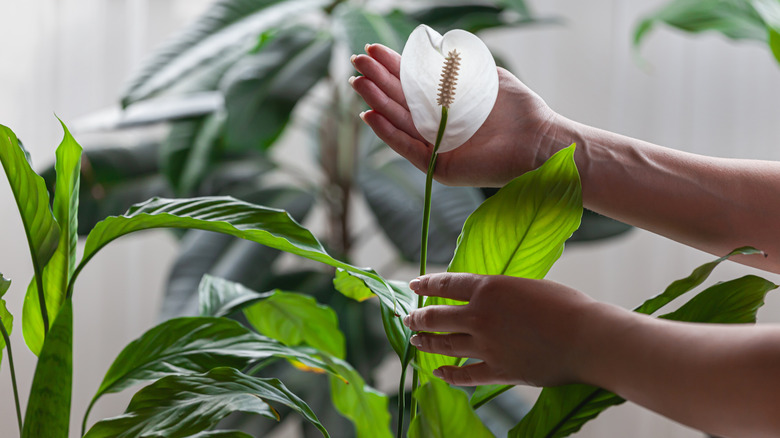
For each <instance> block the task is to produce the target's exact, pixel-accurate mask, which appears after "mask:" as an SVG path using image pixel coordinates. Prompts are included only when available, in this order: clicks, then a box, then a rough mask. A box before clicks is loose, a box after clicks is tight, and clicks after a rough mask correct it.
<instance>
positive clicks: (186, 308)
mask: <svg viewBox="0 0 780 438" xmlns="http://www.w3.org/2000/svg"><path fill="white" fill-rule="evenodd" d="M237 181H238V182H240V181H244V186H243V187H242V188H241V189H238V188H236V189H233V190H232V191H233V192H237V194H238V195H240V196H241V197H242V198H244V200H247V201H251V202H253V203H257V204H261V205H265V206H269V207H274V208H280V209H283V210H285V211H287V212H288V213H290V215H291V216H292V217H293V218H294V219H295V220H297V221H299V222H301V221H303V219H304V218H305V217H306V215H307V214H308V213H309V211H310V210H311V207H312V205H313V204H314V198H313V196H312V195H311V194H309V193H307V192H305V191H303V190H300V189H296V188H293V187H283V188H265V189H264V188H260V187H262V184H253V183H252V181H251V176H248V177H247V178H243V179H241V178H239V179H237ZM279 255H280V252H279V251H278V250H275V249H273V248H269V247H267V246H263V245H260V244H257V243H255V242H250V241H246V240H241V239H237V238H235V237H232V236H228V235H225V234H218V233H213V232H209V231H201V230H190V231H187V233H186V234H185V235H184V237H183V238H182V240H181V246H180V249H179V255H178V257H177V259H176V261H175V263H174V265H173V268H172V269H171V270H170V272H169V274H168V284H167V287H166V290H165V296H164V297H163V303H162V310H161V311H160V315H161V319H167V318H171V317H176V316H182V315H195V314H197V309H198V294H197V291H198V288H199V284H200V283H201V281H202V278H203V275H204V274H206V273H208V274H211V275H213V276H215V277H219V278H224V279H226V280H230V281H234V282H238V283H241V284H244V285H246V286H247V287H250V288H257V289H260V290H268V289H270V288H273V287H276V286H273V285H268V283H269V282H270V281H271V279H272V278H275V275H273V272H272V269H271V268H272V266H273V263H274V262H275V261H276V259H277V258H278V257H279Z"/></svg>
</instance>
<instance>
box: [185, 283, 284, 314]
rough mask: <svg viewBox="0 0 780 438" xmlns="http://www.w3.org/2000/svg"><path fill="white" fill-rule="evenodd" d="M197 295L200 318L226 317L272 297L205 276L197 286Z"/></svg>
mask: <svg viewBox="0 0 780 438" xmlns="http://www.w3.org/2000/svg"><path fill="white" fill-rule="evenodd" d="M198 294H199V295H200V300H199V301H200V316H228V315H230V314H231V313H233V312H236V311H238V310H239V309H241V308H243V307H245V306H248V305H250V304H252V303H255V302H257V301H260V300H264V299H266V298H268V297H270V296H272V295H273V294H274V292H273V291H272V292H265V293H260V292H255V291H253V290H252V289H249V288H247V287H244V286H243V285H242V284H240V283H236V282H233V281H228V280H225V279H223V278H219V277H214V276H211V275H208V274H206V275H204V276H203V280H201V282H200V286H198Z"/></svg>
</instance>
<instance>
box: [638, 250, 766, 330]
mask: <svg viewBox="0 0 780 438" xmlns="http://www.w3.org/2000/svg"><path fill="white" fill-rule="evenodd" d="M749 254H764V253H763V252H761V251H759V250H757V249H755V248H751V247H749V246H745V247H742V248H737V249H735V250H734V251H731V252H730V253H728V254H726V255H725V256H723V257H720V258H718V259H716V260H713V261H711V262H709V263H705V264H703V265H701V266H699V267H698V268H696V269H694V270H693V272H691V275H689V276H687V277H685V278H682V279H680V280H676V281H674V282H672V284H670V285H669V286H668V287H667V288H666V289H665V290H664V291H663V292H662V293H660V294H658V295H656V296H654V297H653V298H650V299H648V300H647V301H645V302H644V303H642V305H640V306H639V307H637V308H636V309H634V312H638V313H644V314H647V315H651V314H653V313H655V312H656V311H658V310H659V309H660V308H662V307H663V306H665V305H667V304H669V303H670V302H672V300H674V299H676V298H677V297H679V296H681V295H682V294H684V293H686V292H688V291H690V290H692V289H693V288H695V287H696V286H698V285H700V284H702V283H703V282H704V280H706V279H707V277H709V276H710V274H711V273H712V271H713V270H714V269H715V267H716V266H718V265H719V264H720V263H721V262H723V261H726V260H728V259H729V258H731V257H733V256H735V255H749Z"/></svg>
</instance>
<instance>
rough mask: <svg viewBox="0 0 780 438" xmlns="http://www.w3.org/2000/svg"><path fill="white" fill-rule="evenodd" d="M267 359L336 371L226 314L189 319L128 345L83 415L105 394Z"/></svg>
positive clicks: (173, 322) (164, 326)
mask: <svg viewBox="0 0 780 438" xmlns="http://www.w3.org/2000/svg"><path fill="white" fill-rule="evenodd" d="M269 357H285V358H289V359H295V360H298V361H300V362H303V363H305V364H307V365H309V366H313V367H317V368H322V369H327V370H328V371H329V372H334V371H333V370H332V369H330V368H329V367H328V365H327V364H326V363H323V362H322V361H321V360H319V359H317V358H315V357H314V356H312V355H311V354H310V353H309V352H307V350H304V349H298V348H293V347H286V346H284V345H282V344H280V343H279V342H277V341H275V340H273V339H269V338H267V337H265V336H261V335H258V334H257V333H254V332H252V331H251V330H249V329H248V328H246V327H244V326H242V325H241V324H239V323H238V322H236V321H233V320H230V319H227V318H212V317H189V318H175V319H170V320H168V321H165V322H163V323H161V324H159V325H157V326H155V327H153V328H152V329H150V330H149V331H147V332H146V333H144V334H143V335H141V337H140V338H138V339H136V340H135V341H133V342H131V343H130V344H128V345H127V346H126V347H125V348H124V349H123V350H122V352H121V353H119V355H118V356H117V358H116V359H115V360H114V363H112V364H111V367H110V368H109V369H108V371H107V372H106V375H105V377H104V378H103V381H102V382H101V384H100V388H98V390H97V392H96V393H95V396H94V397H93V398H92V401H91V402H90V405H89V408H88V409H87V412H86V413H85V414H84V424H85V425H86V421H87V417H88V415H89V412H90V410H91V409H92V407H93V406H94V404H95V402H97V400H98V399H99V398H100V397H102V396H103V395H104V394H108V393H114V392H119V391H121V390H123V389H125V388H128V387H130V386H133V385H135V384H138V383H141V382H144V381H149V380H155V379H159V378H162V377H165V376H169V375H176V374H182V373H188V372H195V373H202V372H206V371H208V370H211V369H212V368H215V367H220V366H228V367H233V368H243V367H246V366H248V365H249V364H251V363H253V362H256V361H258V360H261V359H265V358H269Z"/></svg>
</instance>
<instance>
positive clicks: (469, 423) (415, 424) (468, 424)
mask: <svg viewBox="0 0 780 438" xmlns="http://www.w3.org/2000/svg"><path fill="white" fill-rule="evenodd" d="M414 397H415V398H416V399H417V402H418V403H419V405H420V413H419V414H418V415H417V416H416V417H414V419H413V420H412V424H410V425H409V438H449V437H455V436H466V435H467V436H468V437H469V438H479V437H493V436H494V435H493V434H492V433H491V432H490V430H489V429H488V428H487V427H485V425H484V424H482V421H481V420H480V419H479V417H477V414H476V413H475V412H474V411H473V410H472V409H471V406H470V405H469V398H468V396H467V395H466V393H465V392H463V391H461V390H459V389H456V388H453V387H451V386H449V385H448V384H446V383H444V382H442V381H441V380H438V379H432V380H431V381H429V382H428V383H426V384H425V385H423V386H421V387H420V388H418V389H417V390H416V391H415V392H414Z"/></svg>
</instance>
